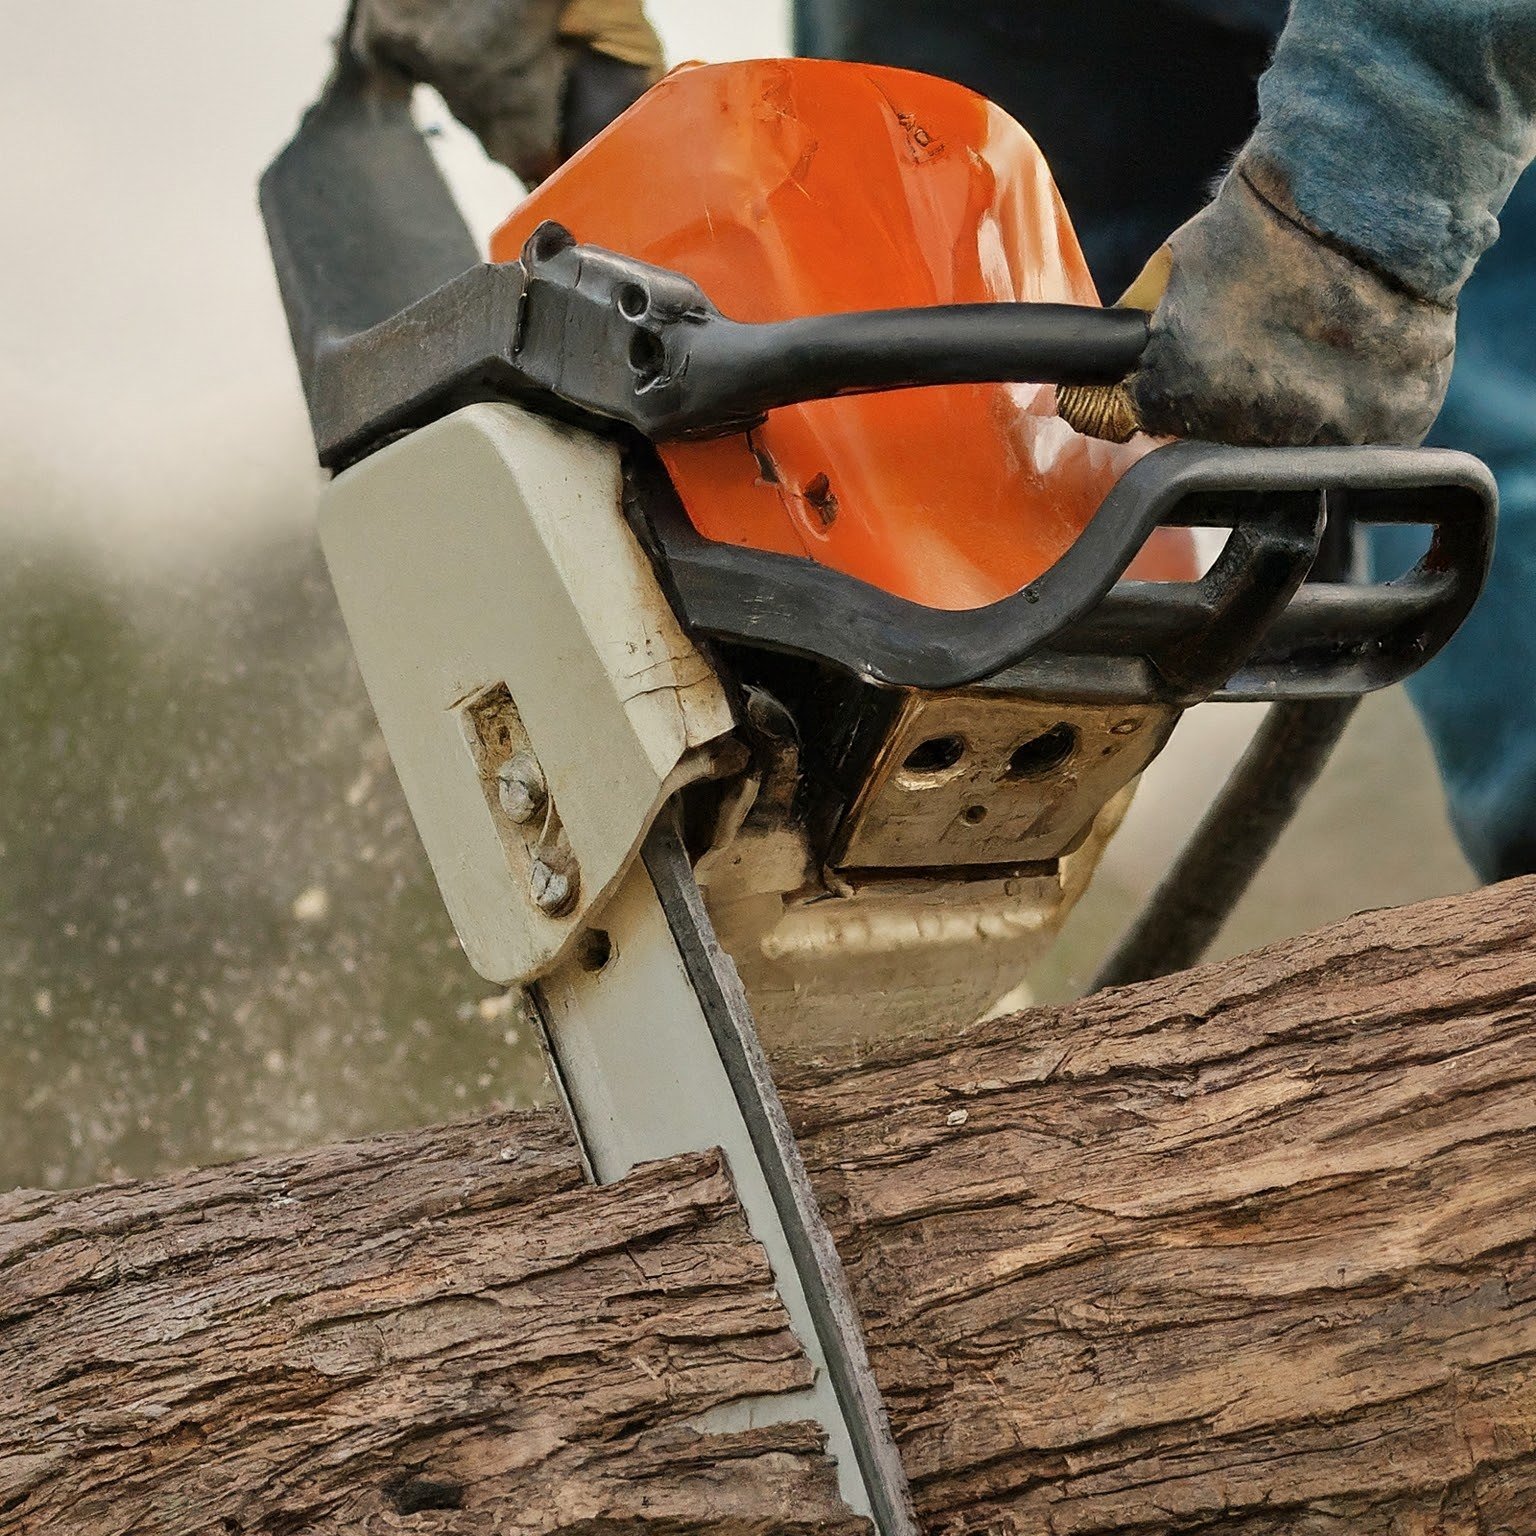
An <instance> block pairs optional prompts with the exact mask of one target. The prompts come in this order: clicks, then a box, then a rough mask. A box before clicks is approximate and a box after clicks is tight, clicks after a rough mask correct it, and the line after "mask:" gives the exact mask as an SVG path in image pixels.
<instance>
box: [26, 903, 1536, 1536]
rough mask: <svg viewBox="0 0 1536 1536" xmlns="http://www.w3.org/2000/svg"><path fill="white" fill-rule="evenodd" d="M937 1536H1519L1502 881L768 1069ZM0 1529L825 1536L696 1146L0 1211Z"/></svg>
mask: <svg viewBox="0 0 1536 1536" xmlns="http://www.w3.org/2000/svg"><path fill="white" fill-rule="evenodd" d="M780 1071H781V1080H782V1085H783V1088H784V1092H785V1098H786V1103H787V1105H788V1107H789V1109H790V1113H791V1118H792V1120H793V1121H794V1123H795V1126H796V1129H797V1132H798V1133H799V1135H800V1137H801V1141H802V1146H803V1148H804V1150H805V1153H806V1156H807V1160H808V1162H809V1164H810V1166H811V1169H812V1173H813V1177H814V1179H815V1181H816V1184H817V1188H818V1190H819V1192H820V1194H821V1197H822V1200H823V1203H824V1205H825V1207H826V1209H827V1212H828V1216H829V1219H830V1221H831V1223H832V1226H833V1230H834V1232H835V1233H836V1235H837V1237H838V1241H839V1245H840V1248H841V1251H842V1253H843V1255H844V1258H845V1261H846V1263H847V1264H848V1267H849V1272H850V1277H851V1279H852V1282H853V1285H854V1288H855V1293H856V1295H857V1297H858V1301H859V1305H860V1307H861V1310H862V1312H863V1316H864V1319H865V1324H866V1328H867V1331H868V1335H869V1340H870V1347H871V1355H872V1359H873V1363H874V1367H875V1371H876V1374H877V1376H878V1378H879V1380H880V1382H881V1385H882V1388H883V1390H884V1391H885V1393H886V1397H887V1401H888V1404H889V1407H890V1411H891V1416H892V1421H893V1424H894V1427H895V1429H896V1432H897V1436H898V1440H899V1443H900V1445H901V1448H902V1453H903V1457H904V1459H905V1460H906V1463H907V1467H908V1470H909V1472H910V1474H911V1477H912V1480H913V1488H914V1494H915V1497H916V1500H917V1504H918V1507H919V1512H920V1516H921V1519H922V1523H923V1525H924V1526H925V1528H926V1529H928V1530H932V1531H936V1532H945V1533H950V1532H955V1533H959V1532H983V1531H985V1532H989V1533H993V1532H995V1533H1015V1532H1016V1533H1037V1532H1038V1533H1042V1536H1044V1533H1049V1536H1090V1533H1094V1536H1097V1533H1117V1532H1118V1533H1126V1536H1130V1533H1134V1536H1174V1533H1188V1532H1201V1533H1221V1536H1280V1533H1285V1536H1345V1533H1347V1536H1531V1533H1532V1532H1536V1136H1533V1135H1532V1129H1533V1125H1536V1091H1533V1088H1536V880H1530V881H1521V882H1511V883H1509V884H1506V885H1504V886H1500V887H1496V888H1494V889H1492V890H1489V891H1484V892H1480V893H1476V894H1473V895H1471V896H1465V897H1456V898H1451V899H1449V900H1446V901H1439V902H1431V903H1426V904H1424V905H1421V906H1417V907H1412V908H1406V909H1402V910H1399V911H1393V912H1380V913H1372V914H1367V915H1365V916H1362V917H1359V918H1356V919H1353V920H1351V921H1350V922H1347V923H1344V924H1341V925H1339V926H1337V927H1335V928H1331V929H1328V930H1326V931H1324V932H1321V933H1318V934H1315V935H1311V936H1309V937H1307V938H1304V939H1301V940H1297V941H1294V942H1291V943H1287V944H1282V945H1278V946H1275V947H1273V948H1270V949H1268V950H1265V951H1261V952H1259V953H1257V954H1254V955H1249V956H1244V957H1241V958H1239V959H1236V960H1233V961H1229V962H1226V963H1223V964H1220V965H1215V966H1208V967H1204V968H1202V969H1200V970H1196V971H1192V972H1187V973H1185V974H1183V975H1180V976H1176V977H1170V978H1166V979H1164V980H1162V981H1158V982H1154V983H1149V984H1146V985H1143V986H1139V987H1134V988H1126V989H1123V990H1120V991H1117V992H1111V993H1105V994H1101V995H1099V996H1097V997H1095V998H1091V999H1088V1000H1086V1001H1083V1002H1080V1003H1077V1004H1073V1005H1070V1006H1068V1007H1064V1008H1056V1009H1040V1010H1034V1011H1031V1012H1028V1013H1025V1014H1023V1015H1020V1016H1018V1017H1016V1018H1012V1019H1008V1020H1003V1021H998V1022H994V1023H989V1024H986V1025H982V1026H978V1027H975V1028H972V1029H968V1030H965V1031H959V1032H954V1033H951V1034H949V1035H946V1036H943V1037H935V1038H934V1039H930V1040H924V1041H908V1042H905V1043H903V1044H901V1045H899V1046H897V1045H885V1046H882V1047H881V1048H880V1050H879V1051H878V1052H877V1053H873V1054H870V1055H868V1056H866V1057H864V1058H863V1059H860V1060H857V1061H850V1060H847V1059H842V1060H837V1061H832V1060H827V1061H815V1060H801V1061H798V1062H793V1063H782V1064H781V1067H780ZM0 1369H3V1373H4V1375H3V1379H4V1381H5V1383H6V1385H7V1389H8V1394H9V1399H10V1403H11V1410H10V1413H9V1414H8V1415H7V1418H6V1420H5V1422H4V1423H3V1425H0V1530H3V1531H4V1532H7V1533H9V1532H33V1531H38V1532H41V1531H45V1530H46V1531H66V1532H70V1533H81V1536H96V1533H98V1532H101V1533H105V1532H113V1533H127V1532H155V1533H157V1536H159V1533H179V1532H188V1533H191V1532H199V1533H201V1532H215V1533H224V1532H230V1533H234V1532H263V1533H269V1532H270V1533H279V1532H281V1533H298V1532H316V1533H318V1532H349V1533H350V1532H370V1533H371V1532H430V1533H434V1536H436V1533H449V1532H452V1533H466V1536H468V1533H475V1536H479V1533H489V1532H493V1531H494V1532H510V1533H524V1532H530V1533H531V1532H581V1533H583V1536H587V1533H606V1532H610V1531H619V1530H625V1531H636V1532H640V1531H645V1532H658V1533H661V1532H665V1533H666V1536H677V1533H683V1536H686V1533H691V1532H695V1531H699V1532H702V1531H706V1530H707V1531H711V1532H729V1533H735V1532H743V1533H753V1532H767V1531H770V1530H771V1531H789V1532H796V1531H802V1530H804V1531H810V1530H818V1531H833V1532H843V1531H847V1532H853V1531H855V1530H859V1529H862V1523H861V1522H859V1521H857V1520H854V1519H853V1518H852V1517H851V1516H850V1515H849V1513H848V1511H847V1510H846V1509H845V1507H844V1506H842V1505H841V1504H840V1503H839V1502H838V1499H837V1495H836V1490H835V1483H834V1479H833V1477H832V1474H831V1470H830V1468H829V1466H828V1464H827V1461H826V1459H825V1457H824V1456H823V1454H822V1451H821V1447H820V1444H819V1441H818V1439H817V1436H816V1434H815V1432H814V1431H813V1430H812V1429H811V1428H810V1427H809V1426H806V1425H800V1424H772V1425H768V1424H764V1425H761V1426H760V1427H758V1428H755V1429H751V1430H746V1431H739V1432H726V1431H724V1430H722V1429H720V1428H718V1427H712V1426H714V1425H717V1424H718V1423H720V1422H722V1421H721V1420H719V1419H718V1418H714V1417H712V1415H713V1414H714V1410H716V1409H718V1408H719V1407H720V1406H721V1405H722V1404H728V1403H731V1402H733V1401H736V1400H739V1399H740V1398H742V1397H744V1396H754V1395H759V1394H768V1395H772V1394H775V1393H781V1392H784V1391H787V1390H790V1389H791V1388H793V1387H795V1386H797V1385H799V1384H801V1383H803V1382H804V1381H805V1379H806V1365H805V1361H804V1359H803V1357H802V1355H801V1354H800V1352H799V1349H798V1347H797V1345H796V1343H795V1341H794V1338H793V1336H792V1334H791V1333H790V1332H789V1330H788V1328H787V1325H786V1320H785V1317H784V1314H783V1312H782V1310H781V1309H780V1307H779V1305H778V1302H777V1299H776V1298H775V1296H774V1294H773V1292H772V1288H771V1284H770V1277H769V1274H768V1271H767V1269H766V1266H765V1264H764V1261H763V1258H762V1255H761V1253H760V1251H759V1250H758V1248H757V1247H756V1245H755V1243H754V1242H753V1241H752V1239H751V1237H750V1235H749V1234H748V1232H747V1231H746V1228H745V1226H744V1224H743V1222H742V1219H741V1215H740V1212H739V1210H738V1208H737V1207H736V1205H735V1202H734V1200H733V1198H732V1194H731V1189H730V1183H729V1178H728V1175H727V1172H726V1170H725V1169H723V1167H722V1166H721V1162H720V1160H719V1159H718V1157H716V1156H714V1155H708V1154H706V1155H699V1156H689V1157H682V1158H677V1159H673V1160H671V1161H669V1162H666V1163H663V1164H656V1165H651V1166H649V1167H646V1168H643V1169H640V1170H637V1171H636V1172H635V1173H634V1174H633V1175H631V1176H630V1177H629V1178H627V1179H625V1180H623V1181H622V1182H621V1183H619V1184H616V1185H613V1186H610V1187H607V1188H604V1189H592V1188H587V1187H584V1186H583V1184H582V1182H581V1176H580V1170H579V1166H578V1163H577V1159H576V1157H575V1154H574V1152H573V1149H572V1147H571V1145H570V1142H569V1139H568V1137H567V1134H566V1132H565V1129H564V1127H563V1125H562V1124H561V1122H560V1120H559V1118H558V1117H557V1116H556V1115H555V1114H554V1113H553V1112H551V1111H541V1112H536V1113H532V1114H519V1115H502V1116H497V1117H494V1118H491V1119H487V1120H482V1121H479V1122H474V1123H469V1124H464V1125H457V1126H449V1127H445V1128H438V1129H434V1130H431V1131H424V1132H420V1133H413V1134H409V1135H401V1136H389V1137H381V1138H377V1139H374V1140H371V1141H365V1142H357V1143H351V1144H348V1145H345V1146H340V1147H332V1148H327V1149H324V1150H322V1151H318V1152H313V1153H307V1154H303V1155H300V1156H293V1157H279V1158H266V1159H257V1160H253V1161H250V1162H246V1163H242V1164H237V1165H232V1166H230V1167H225V1168H219V1169H211V1170H204V1171H200V1172H196V1173H190V1174H187V1175H184V1176H180V1177H177V1178H171V1179H166V1180H163V1181H159V1182H156V1183H151V1184H123V1185H114V1186H107V1187H103V1188H99V1189H93V1190H86V1191H80V1192H76V1193H71V1194H54V1193H47V1192H37V1191H30V1192H18V1193H16V1194H14V1195H11V1196H8V1197H5V1199H4V1200H3V1201H0Z"/></svg>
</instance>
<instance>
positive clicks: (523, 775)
mask: <svg viewBox="0 0 1536 1536" xmlns="http://www.w3.org/2000/svg"><path fill="white" fill-rule="evenodd" d="M548 794H549V791H548V790H547V789H546V788H545V786H544V775H543V773H542V772H541V770H540V768H539V765H538V763H537V762H536V761H535V760H534V758H533V755H532V754H531V753H528V752H514V753H513V754H512V756H511V757H509V758H508V759H507V760H506V762H504V763H503V764H502V765H501V767H499V768H498V769H497V770H496V798H497V799H498V800H499V801H500V802H501V808H502V810H503V811H505V812H506V813H507V818H508V820H510V821H515V822H518V823H522V822H525V821H532V820H533V818H534V817H535V816H537V815H538V814H539V812H540V811H541V810H543V809H544V801H545V800H546V799H547V798H548Z"/></svg>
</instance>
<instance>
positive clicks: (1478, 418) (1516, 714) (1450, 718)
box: [1374, 173, 1536, 880]
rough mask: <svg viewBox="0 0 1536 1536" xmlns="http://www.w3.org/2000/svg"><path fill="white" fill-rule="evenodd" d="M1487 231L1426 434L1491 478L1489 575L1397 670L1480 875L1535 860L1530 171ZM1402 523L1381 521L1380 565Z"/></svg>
mask: <svg viewBox="0 0 1536 1536" xmlns="http://www.w3.org/2000/svg"><path fill="white" fill-rule="evenodd" d="M1500 225H1501V228H1502V230H1503V233H1502V234H1501V236H1500V238H1499V243H1498V244H1497V245H1495V246H1494V247H1493V249H1492V250H1491V251H1489V253H1488V254H1487V255H1486V256H1485V257H1484V258H1483V260H1482V263H1481V264H1480V265H1479V267H1478V269H1477V271H1476V272H1474V273H1473V275H1472V278H1471V280H1470V281H1469V282H1468V283H1467V286H1466V287H1465V288H1464V289H1463V290H1462V294H1461V310H1460V317H1459V319H1458V322H1457V341H1456V369H1455V372H1454V374H1453V375H1452V377H1451V388H1450V392H1449V394H1448V395H1447V396H1446V401H1445V409H1444V410H1443V411H1442V412H1441V414H1440V419H1439V420H1438V421H1437V422H1436V423H1435V429H1434V431H1433V432H1432V433H1431V434H1430V438H1429V440H1430V442H1432V443H1437V444H1440V445H1442V446H1444V447H1447V448H1462V449H1465V450H1466V451H1467V452H1469V453H1475V454H1476V455H1477V456H1478V457H1479V458H1480V459H1482V460H1484V461H1485V462H1486V463H1487V465H1488V466H1489V468H1490V469H1492V470H1493V472H1494V475H1495V476H1496V477H1497V479H1498V482H1499V498H1500V508H1499V532H1498V539H1497V542H1496V544H1495V546H1494V555H1493V570H1492V573H1491V574H1490V576H1489V579H1488V586H1487V589H1486V591H1485V592H1484V593H1483V596H1482V599H1481V600H1480V601H1479V603H1478V605H1477V607H1476V608H1475V609H1473V611H1472V615H1471V617H1470V618H1469V619H1468V620H1467V622H1466V624H1465V625H1463V627H1462V629H1461V631H1460V632H1459V633H1458V634H1457V635H1456V636H1455V637H1454V638H1453V639H1452V640H1451V642H1450V644H1449V645H1447V646H1446V648H1445V650H1444V651H1443V652H1442V653H1441V654H1440V655H1439V656H1438V657H1436V658H1435V660H1434V661H1432V662H1431V663H1430V664H1429V665H1428V666H1427V667H1425V669H1424V670H1423V671H1422V672H1421V673H1419V674H1418V676H1417V677H1414V678H1412V679H1411V680H1410V681H1409V683H1408V692H1409V696H1410V697H1411V698H1412V699H1413V702H1414V704H1415V705H1416V706H1417V707H1418V711H1419V714H1420V716H1421V718H1422V719H1423V721H1424V728H1425V730H1426V731H1427V733H1428V735H1429V739H1430V743H1431V745H1432V746H1433V747H1434V749H1435V758H1436V760H1437V761H1438V763H1439V764H1440V775H1441V778H1442V779H1443V780H1444V783H1445V791H1446V798H1447V800H1448V801H1449V802H1450V810H1451V822H1452V825H1453V826H1454V827H1455V828H1456V835H1457V837H1458V838H1459V839H1460V840H1461V845H1462V848H1463V849H1464V851H1465V852H1466V855H1467V858H1468V860H1469V861H1470V862H1471V864H1472V866H1473V868H1474V869H1476V870H1477V872H1478V874H1479V875H1481V876H1482V877H1483V878H1484V879H1485V880H1499V879H1505V878H1508V877H1509V876H1511V875H1517V874H1524V873H1529V872H1531V871H1533V870H1536V328H1533V325H1532V308H1533V304H1536V174H1533V173H1527V174H1526V176H1525V178H1524V180H1522V181H1521V182H1520V184H1519V185H1518V186H1517V187H1516V188H1515V190H1514V192H1513V194H1512V195H1511V197H1510V199H1509V202H1508V203H1507V204H1506V205H1505V208H1504V213H1503V216H1502V218H1501V220H1500ZM1420 547H1422V540H1420V541H1419V542H1418V544H1417V545H1416V544H1415V542H1414V539H1413V534H1412V531H1411V530H1407V529H1385V528H1384V529H1380V530H1378V532H1377V534H1376V538H1375V549H1374V554H1375V557H1376V563H1377V567H1378V569H1379V570H1380V571H1381V573H1382V574H1385V575H1392V574H1395V573H1396V572H1397V571H1399V570H1401V569H1403V567H1404V566H1405V565H1406V564H1407V563H1408V562H1409V561H1410V560H1411V559H1413V558H1414V556H1415V555H1416V554H1417V553H1418V549H1419V548H1420Z"/></svg>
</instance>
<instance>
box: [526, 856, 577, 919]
mask: <svg viewBox="0 0 1536 1536" xmlns="http://www.w3.org/2000/svg"><path fill="white" fill-rule="evenodd" d="M528 885H529V888H530V889H531V890H532V892H533V901H534V905H535V906H536V907H538V909H539V911H541V912H543V913H544V914H545V915H546V916H548V917H559V916H560V914H561V913H562V912H565V911H567V910H568V909H569V908H570V905H571V903H572V902H573V901H575V899H576V882H575V881H574V880H572V879H571V877H570V876H569V875H567V874H563V873H562V872H561V871H560V870H558V869H551V868H550V867H549V865H548V864H546V863H545V862H544V860H543V859H535V860H534V861H533V868H532V869H531V870H530V871H529V875H528Z"/></svg>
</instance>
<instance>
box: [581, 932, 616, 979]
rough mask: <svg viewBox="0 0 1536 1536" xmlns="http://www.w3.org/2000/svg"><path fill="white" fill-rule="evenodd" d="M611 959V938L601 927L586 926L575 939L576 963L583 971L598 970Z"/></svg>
mask: <svg viewBox="0 0 1536 1536" xmlns="http://www.w3.org/2000/svg"><path fill="white" fill-rule="evenodd" d="M611 959H613V940H612V939H610V938H609V937H608V935H607V933H606V932H605V931H604V930H603V929H601V928H588V929H587V931H586V932H585V933H583V934H582V936H581V937H580V938H579V939H577V940H576V963H577V964H578V965H579V966H580V967H581V968H582V970H584V971H588V972H592V971H600V970H602V968H603V967H604V966H605V965H607V964H608V962H609V961H610V960H611Z"/></svg>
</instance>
